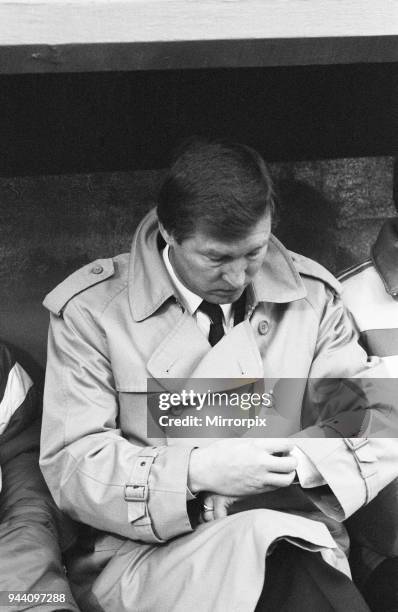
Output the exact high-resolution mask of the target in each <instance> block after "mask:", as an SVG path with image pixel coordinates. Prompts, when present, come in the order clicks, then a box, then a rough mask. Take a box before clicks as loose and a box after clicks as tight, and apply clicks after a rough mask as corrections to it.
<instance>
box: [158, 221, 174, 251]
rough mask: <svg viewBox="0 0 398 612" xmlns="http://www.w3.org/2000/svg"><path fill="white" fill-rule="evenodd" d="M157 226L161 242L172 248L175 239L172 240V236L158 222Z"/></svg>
mask: <svg viewBox="0 0 398 612" xmlns="http://www.w3.org/2000/svg"><path fill="white" fill-rule="evenodd" d="M158 224H159V232H160V233H161V236H162V238H163V240H164V241H165V242H166V243H167V244H168V245H170V246H173V245H174V244H175V238H173V236H172V234H170V233H169V232H168V231H167V230H166V229H165V228H164V227H163V225H162V224H161V223H160V221H158Z"/></svg>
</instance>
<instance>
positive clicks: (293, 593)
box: [256, 542, 369, 612]
mask: <svg viewBox="0 0 398 612" xmlns="http://www.w3.org/2000/svg"><path fill="white" fill-rule="evenodd" d="M309 610H314V611H316V612H347V611H348V610H349V611H350V612H369V608H368V606H367V605H366V603H365V601H364V599H363V597H362V595H361V594H360V592H359V591H358V589H357V588H356V586H355V585H354V583H353V582H352V581H351V580H350V579H349V578H347V576H345V574H342V573H341V572H339V571H338V570H336V569H334V568H333V567H331V566H330V565H329V564H328V563H326V562H325V561H324V560H323V559H322V557H321V555H320V554H319V553H312V552H308V551H305V550H302V549H301V548H298V547H297V546H293V545H292V544H289V543H287V542H281V543H280V544H279V545H278V546H277V548H276V550H275V551H274V552H273V553H272V555H271V556H270V557H267V569H266V576H265V581H264V587H263V591H262V593H261V596H260V599H259V601H258V604H257V607H256V612H308V611H309Z"/></svg>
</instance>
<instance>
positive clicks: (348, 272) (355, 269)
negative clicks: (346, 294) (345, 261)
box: [337, 259, 373, 283]
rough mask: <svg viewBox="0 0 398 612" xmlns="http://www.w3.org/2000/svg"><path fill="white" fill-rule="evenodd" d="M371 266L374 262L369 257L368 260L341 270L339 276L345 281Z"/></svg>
mask: <svg viewBox="0 0 398 612" xmlns="http://www.w3.org/2000/svg"><path fill="white" fill-rule="evenodd" d="M370 266H373V262H372V260H371V259H367V260H366V261H363V262H362V263H359V264H354V265H353V266H350V267H349V268H346V269H345V270H343V271H342V272H340V274H339V275H338V277H337V278H338V279H339V281H340V282H341V283H343V282H344V281H346V280H348V279H349V278H351V277H352V276H355V275H356V274H359V273H360V272H363V270H366V268H370Z"/></svg>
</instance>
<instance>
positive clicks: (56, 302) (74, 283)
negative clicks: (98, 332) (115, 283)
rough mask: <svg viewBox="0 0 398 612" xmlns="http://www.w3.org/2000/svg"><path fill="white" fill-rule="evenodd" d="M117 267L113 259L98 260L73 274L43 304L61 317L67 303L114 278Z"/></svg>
mask: <svg viewBox="0 0 398 612" xmlns="http://www.w3.org/2000/svg"><path fill="white" fill-rule="evenodd" d="M114 272H115V267H114V264H113V260H112V259H96V260H95V261H93V262H91V263H89V264H87V265H86V266H83V268H80V269H79V270H76V272H73V274H71V275H70V276H68V277H67V278H66V279H65V280H64V281H62V283H60V284H59V285H57V287H55V289H53V290H52V291H51V293H49V294H48V295H47V296H46V297H45V299H44V302H43V306H45V307H46V308H47V309H48V310H49V311H50V312H52V313H53V314H55V315H58V316H61V315H62V311H63V309H64V308H65V306H66V305H67V303H68V302H69V301H70V300H71V299H72V298H73V297H75V295H77V294H78V293H81V292H82V291H85V290H86V289H88V288H89V287H92V286H93V285H97V284H98V283H101V282H102V281H104V280H106V279H107V278H110V277H111V276H113V274H114Z"/></svg>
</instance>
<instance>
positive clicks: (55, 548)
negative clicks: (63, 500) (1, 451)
mask: <svg viewBox="0 0 398 612" xmlns="http://www.w3.org/2000/svg"><path fill="white" fill-rule="evenodd" d="M2 475H3V488H2V491H1V493H0V591H10V590H19V591H27V592H31V591H36V592H41V593H51V592H57V593H60V594H62V596H61V597H54V601H53V603H50V604H43V605H42V606H38V607H35V606H34V605H33V604H29V603H25V604H22V603H21V604H20V605H18V606H15V607H13V608H12V609H13V610H30V609H34V610H37V612H41V611H42V610H43V611H45V612H52V611H55V610H68V611H69V612H72V611H73V612H77V611H78V608H77V606H76V604H75V602H74V600H73V597H72V594H71V591H70V588H69V585H68V582H67V579H66V576H65V572H64V567H63V563H62V559H61V550H60V547H59V543H58V530H57V526H56V520H55V516H56V513H57V510H56V508H55V504H54V502H53V500H52V498H51V495H50V493H49V492H48V489H47V487H46V485H45V483H44V480H43V477H42V475H41V472H40V469H39V466H38V457H37V454H36V453H35V452H28V453H21V454H20V455H18V456H17V457H15V458H14V459H11V460H10V461H9V462H8V463H6V464H4V465H3V466H2ZM55 600H56V601H55ZM0 609H1V605H0ZM7 609H8V608H7ZM10 610H11V608H10Z"/></svg>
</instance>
